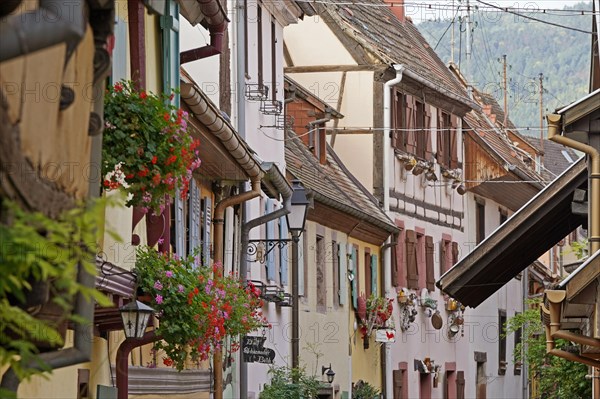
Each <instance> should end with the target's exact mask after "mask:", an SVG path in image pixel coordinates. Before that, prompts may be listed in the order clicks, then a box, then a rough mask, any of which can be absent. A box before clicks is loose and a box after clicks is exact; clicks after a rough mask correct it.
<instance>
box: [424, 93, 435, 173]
mask: <svg viewBox="0 0 600 399" xmlns="http://www.w3.org/2000/svg"><path fill="white" fill-rule="evenodd" d="M425 159H426V160H427V161H433V150H432V148H431V109H430V107H429V106H428V105H425Z"/></svg>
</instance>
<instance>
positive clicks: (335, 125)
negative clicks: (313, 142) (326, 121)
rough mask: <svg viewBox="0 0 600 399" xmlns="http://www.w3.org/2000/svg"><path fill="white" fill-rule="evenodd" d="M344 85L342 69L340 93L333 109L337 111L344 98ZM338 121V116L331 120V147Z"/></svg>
mask: <svg viewBox="0 0 600 399" xmlns="http://www.w3.org/2000/svg"><path fill="white" fill-rule="evenodd" d="M345 87H346V72H345V71H344V72H343V73H342V81H341V82H340V94H339V95H338V100H337V104H336V107H335V109H336V110H337V111H338V112H339V110H340V107H341V106H342V100H343V98H344V88H345ZM339 123H340V119H339V118H335V120H334V121H333V128H334V130H333V132H332V133H331V148H333V146H334V145H335V135H336V131H337V127H338V125H339ZM325 134H327V133H325Z"/></svg>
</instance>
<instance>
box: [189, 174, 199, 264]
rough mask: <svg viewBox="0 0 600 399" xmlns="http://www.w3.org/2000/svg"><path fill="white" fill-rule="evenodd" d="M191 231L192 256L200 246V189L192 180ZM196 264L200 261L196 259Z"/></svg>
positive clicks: (190, 203) (190, 250)
mask: <svg viewBox="0 0 600 399" xmlns="http://www.w3.org/2000/svg"><path fill="white" fill-rule="evenodd" d="M189 193H190V194H189V195H190V199H189V201H190V202H189V207H188V212H189V222H188V223H189V225H190V226H189V229H190V247H189V248H188V252H189V253H190V254H191V253H193V252H194V251H195V250H197V249H198V247H199V246H200V214H201V212H202V210H201V209H200V189H199V188H198V185H197V184H196V181H195V180H194V179H191V180H190V191H189ZM196 259H197V261H196V264H198V263H199V259H198V258H196Z"/></svg>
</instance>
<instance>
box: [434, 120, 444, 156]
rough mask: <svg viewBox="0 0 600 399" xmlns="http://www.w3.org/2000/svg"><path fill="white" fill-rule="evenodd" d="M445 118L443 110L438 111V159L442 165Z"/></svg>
mask: <svg viewBox="0 0 600 399" xmlns="http://www.w3.org/2000/svg"><path fill="white" fill-rule="evenodd" d="M444 139H445V137H444V117H443V114H442V110H441V109H438V110H437V149H436V150H437V152H436V159H437V162H438V163H439V164H440V165H443V164H444Z"/></svg>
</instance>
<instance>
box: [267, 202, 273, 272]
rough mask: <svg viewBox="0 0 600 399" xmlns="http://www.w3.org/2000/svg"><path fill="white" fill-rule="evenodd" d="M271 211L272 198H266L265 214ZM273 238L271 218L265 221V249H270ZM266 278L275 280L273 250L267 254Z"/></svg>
mask: <svg viewBox="0 0 600 399" xmlns="http://www.w3.org/2000/svg"><path fill="white" fill-rule="evenodd" d="M271 212H273V200H272V199H271V198H267V202H266V203H265V214H269V213H271ZM274 239H275V221H274V220H271V221H270V222H267V240H268V241H267V245H266V250H267V251H269V249H271V245H274V243H273V241H272V240H274ZM266 266H267V279H268V280H270V281H275V251H270V252H269V253H268V255H267V262H266Z"/></svg>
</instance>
